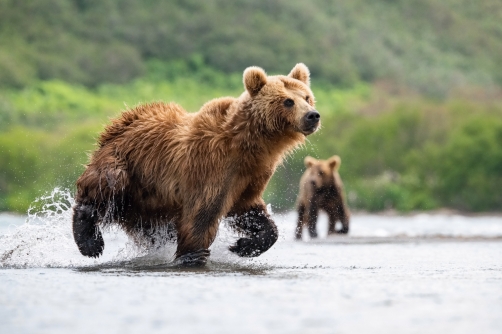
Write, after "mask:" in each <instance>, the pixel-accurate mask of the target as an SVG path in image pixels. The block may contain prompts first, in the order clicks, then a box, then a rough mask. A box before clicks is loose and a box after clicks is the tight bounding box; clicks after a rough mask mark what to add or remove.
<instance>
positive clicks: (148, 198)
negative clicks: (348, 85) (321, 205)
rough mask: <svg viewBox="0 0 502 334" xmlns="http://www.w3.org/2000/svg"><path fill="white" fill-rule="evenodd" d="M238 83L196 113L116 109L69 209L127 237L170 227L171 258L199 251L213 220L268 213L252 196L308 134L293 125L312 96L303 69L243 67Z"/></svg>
mask: <svg viewBox="0 0 502 334" xmlns="http://www.w3.org/2000/svg"><path fill="white" fill-rule="evenodd" d="M244 85H245V88H246V91H245V92H244V93H243V94H242V95H241V96H240V97H238V98H232V97H223V98H218V99H214V100H211V101H209V102H207V103H206V104H204V105H203V106H202V108H201V109H200V110H199V111H198V112H196V113H187V112H186V111H185V110H183V108H182V107H181V106H179V105H177V104H175V103H161V102H156V103H150V104H142V105H139V106H137V107H135V108H133V109H130V110H127V111H125V112H123V113H122V114H121V115H120V116H119V117H118V118H116V119H114V120H112V122H111V124H110V125H108V126H107V127H106V129H105V130H104V132H103V133H102V134H101V135H100V137H99V140H98V148H97V150H96V151H95V152H94V153H93V154H92V156H91V159H90V163H89V164H88V165H87V168H86V170H85V171H84V173H83V174H82V176H81V177H80V178H79V179H78V181H77V195H76V203H77V205H80V206H82V207H85V206H86V205H87V206H88V207H89V208H92V210H95V211H96V214H97V215H98V216H99V219H98V221H97V223H96V225H107V224H118V225H120V226H121V227H123V228H124V229H125V230H126V232H129V233H130V234H134V233H136V232H138V231H141V230H143V229H146V228H151V227H155V226H159V225H165V224H168V223H169V222H174V224H175V227H176V230H177V239H178V240H177V242H178V248H177V252H176V254H177V256H180V255H183V254H187V253H190V252H193V251H196V250H199V249H207V248H208V247H209V246H210V245H211V243H212V242H213V240H214V238H215V237H216V233H217V231H218V220H219V219H220V218H222V217H226V216H239V215H243V214H245V213H247V212H249V211H250V210H255V211H256V210H258V211H263V213H264V214H265V215H266V216H267V217H268V214H267V213H266V207H265V203H264V201H263V199H262V197H261V196H262V194H263V191H264V189H265V187H266V185H267V183H268V181H269V180H270V178H271V176H272V174H273V173H274V171H275V169H276V167H277V165H278V164H280V163H281V161H282V159H283V157H284V156H285V154H287V153H288V152H290V151H291V150H293V149H294V148H295V147H296V146H297V145H299V144H301V143H303V142H304V140H305V136H306V135H308V134H310V133H311V132H313V131H315V129H314V130H313V131H310V130H309V131H305V130H304V126H303V123H302V122H303V117H304V116H305V114H306V113H307V112H308V111H311V110H313V109H314V96H313V94H312V91H311V90H310V88H309V72H308V69H307V67H306V66H305V65H303V64H298V65H297V66H295V68H294V69H293V70H292V71H291V73H290V74H289V75H288V76H267V75H266V74H265V72H264V71H263V70H262V69H261V68H258V67H250V68H248V69H246V71H244ZM306 97H308V99H306ZM286 98H291V99H293V100H294V101H295V106H294V107H293V108H286V107H285V105H284V100H285V99H286ZM307 100H308V101H307ZM267 219H268V218H267ZM272 224H273V222H272ZM236 228H237V229H239V226H237V225H236ZM274 228H275V225H274ZM74 231H75V228H74ZM76 238H77V236H76ZM76 240H77V239H76ZM274 242H275V240H274ZM79 247H80V246H79ZM81 251H82V250H81ZM90 256H93V255H90ZM97 256H99V254H98V255H97Z"/></svg>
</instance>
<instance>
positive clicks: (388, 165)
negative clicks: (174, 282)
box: [0, 0, 502, 212]
mask: <svg viewBox="0 0 502 334" xmlns="http://www.w3.org/2000/svg"><path fill="white" fill-rule="evenodd" d="M500 22H502V2H501V1H499V0H480V1H475V2H472V1H468V0H443V1H435V0H385V1H383V0H382V1H370V0H337V1H332V0H312V1H308V2H307V1H286V0H273V1H249V0H236V1H231V2H229V1H224V0H206V1H195V0H188V1H187V0H184V1H178V0H175V1H143V2H138V1H131V0H120V1H119V0H99V1H97V0H40V1H15V0H0V46H1V47H0V210H13V211H20V212H23V211H25V210H26V208H27V207H28V206H29V204H30V202H32V201H33V200H34V199H35V197H36V196H39V195H40V194H42V193H43V192H44V191H48V190H51V189H52V188H53V187H55V186H62V187H72V186H73V183H74V181H75V180H76V178H77V177H78V175H79V174H80V173H81V172H82V170H83V165H84V164H85V163H86V161H87V155H86V152H90V151H92V150H93V147H94V146H93V145H94V142H95V137H96V136H97V135H98V133H99V131H101V129H102V128H103V126H104V125H105V124H106V123H107V122H108V119H109V118H110V117H114V116H116V115H118V113H119V112H120V111H121V110H124V109H126V108H128V107H132V106H134V105H136V104H138V103H142V102H150V101H155V100H164V101H175V102H177V103H179V104H181V105H182V106H183V107H184V108H185V109H187V110H188V111H196V110H198V109H199V108H200V106H201V105H202V104H203V103H204V102H206V101H209V100H210V99H212V98H215V97H220V96H226V95H229V96H238V95H239V94H240V93H241V92H242V91H243V88H242V78H241V76H242V74H241V73H242V71H243V70H244V69H245V68H246V67H248V66H251V65H258V66H261V67H263V68H264V69H265V70H267V72H268V73H270V74H274V73H283V74H284V73H288V72H289V70H290V69H291V68H292V67H293V66H294V64H295V63H297V62H304V63H305V64H307V66H308V67H309V69H310V70H311V73H312V82H313V90H314V93H315V95H316V99H317V101H318V104H317V108H318V110H319V111H320V112H321V114H322V124H323V125H322V129H321V130H320V131H319V133H317V134H315V135H313V136H311V137H309V139H308V141H307V143H306V144H305V145H304V146H303V147H301V148H299V149H298V150H296V151H295V152H294V153H293V154H292V155H291V156H289V157H288V158H287V159H286V161H285V164H284V165H282V166H280V167H279V168H278V170H277V172H276V174H275V175H274V177H273V179H272V181H271V182H270V184H269V187H268V188H267V191H266V194H265V197H266V200H267V201H268V202H271V203H272V205H273V206H274V207H275V208H277V209H288V208H291V207H293V205H294V202H295V200H296V194H297V191H298V180H299V178H300V176H301V174H302V172H303V170H304V167H303V158H304V157H305V156H306V155H312V156H314V157H317V158H323V159H325V158H328V157H329V156H331V155H333V154H338V155H340V156H341V158H342V161H343V162H342V167H341V170H340V173H341V175H342V178H343V180H344V182H345V186H346V192H347V198H348V200H349V204H350V206H351V207H352V208H356V209H364V210H370V211H378V210H385V209H390V208H392V209H397V210H400V211H409V210H428V209H434V208H439V207H451V208H456V209H460V210H468V211H484V210H501V209H502V191H501V190H500V189H502V148H501V147H502V134H501V132H502V124H501V122H502V94H501V93H500V87H501V86H502V24H500Z"/></svg>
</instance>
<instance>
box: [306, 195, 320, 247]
mask: <svg viewBox="0 0 502 334" xmlns="http://www.w3.org/2000/svg"><path fill="white" fill-rule="evenodd" d="M317 200H318V199H317V198H315V197H314V198H312V200H311V202H310V205H309V207H308V210H307V228H308V230H309V235H310V237H311V238H317V216H318V214H319V206H318V203H317Z"/></svg>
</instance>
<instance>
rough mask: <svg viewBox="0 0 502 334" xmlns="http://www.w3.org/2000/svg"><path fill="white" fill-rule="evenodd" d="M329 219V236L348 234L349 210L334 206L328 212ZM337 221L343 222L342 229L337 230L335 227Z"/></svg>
mask: <svg viewBox="0 0 502 334" xmlns="http://www.w3.org/2000/svg"><path fill="white" fill-rule="evenodd" d="M326 212H327V213H328V217H329V229H328V235H330V234H335V233H338V234H347V233H348V232H349V215H348V212H347V210H346V209H345V208H344V207H343V206H340V205H333V206H331V207H330V208H329V209H328V210H326ZM337 221H341V223H342V229H340V230H338V231H337V230H336V229H335V225H336V222H337Z"/></svg>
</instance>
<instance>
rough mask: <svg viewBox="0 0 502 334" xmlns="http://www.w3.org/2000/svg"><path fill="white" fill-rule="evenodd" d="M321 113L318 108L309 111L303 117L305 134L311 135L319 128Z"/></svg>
mask: <svg viewBox="0 0 502 334" xmlns="http://www.w3.org/2000/svg"><path fill="white" fill-rule="evenodd" d="M320 120H321V115H320V114H319V113H318V112H317V110H311V111H309V112H307V113H306V114H305V115H304V116H303V118H302V131H303V133H304V134H306V135H309V134H311V133H313V132H314V131H315V130H317V127H318V125H319V122H320Z"/></svg>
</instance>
